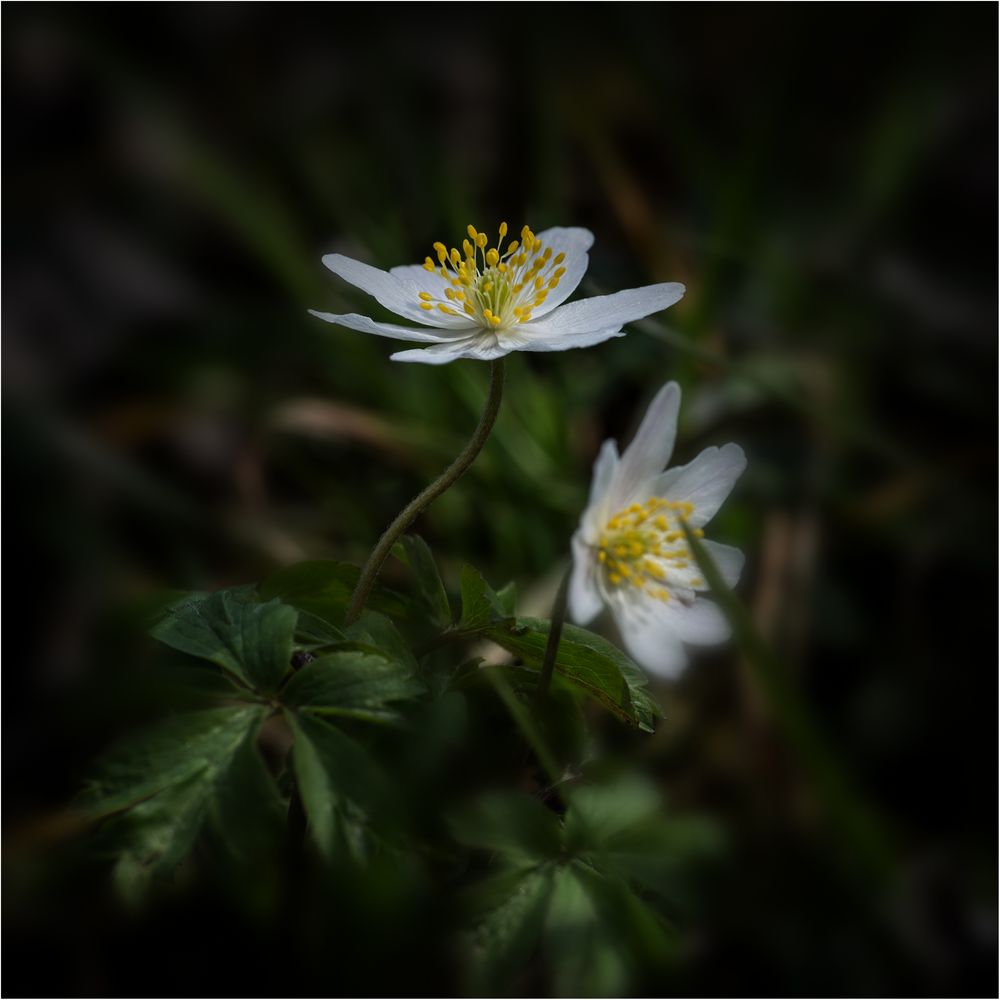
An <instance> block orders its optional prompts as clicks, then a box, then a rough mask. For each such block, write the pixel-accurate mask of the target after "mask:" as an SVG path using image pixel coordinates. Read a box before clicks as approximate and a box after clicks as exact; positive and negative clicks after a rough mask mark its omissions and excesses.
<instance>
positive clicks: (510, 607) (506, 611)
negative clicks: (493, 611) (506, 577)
mask: <svg viewBox="0 0 1000 1000" xmlns="http://www.w3.org/2000/svg"><path fill="white" fill-rule="evenodd" d="M497 603H498V604H499V606H500V610H501V612H502V613H503V616H504V617H505V618H513V617H514V615H515V614H517V585H516V584H515V583H514V581H513V580H512V581H511V582H510V583H508V584H507V585H506V586H504V587H502V588H501V589H500V590H498V591H497Z"/></svg>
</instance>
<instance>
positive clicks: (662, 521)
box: [653, 514, 669, 531]
mask: <svg viewBox="0 0 1000 1000" xmlns="http://www.w3.org/2000/svg"><path fill="white" fill-rule="evenodd" d="M668 523H669V522H668V521H667V519H666V518H665V517H664V516H663V515H662V514H658V515H657V516H656V517H655V518H654V519H653V524H655V525H656V527H657V528H659V529H660V531H666V530H667V525H668Z"/></svg>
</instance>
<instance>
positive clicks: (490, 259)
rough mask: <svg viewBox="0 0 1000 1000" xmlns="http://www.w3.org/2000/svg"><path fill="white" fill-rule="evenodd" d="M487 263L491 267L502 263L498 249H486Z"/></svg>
mask: <svg viewBox="0 0 1000 1000" xmlns="http://www.w3.org/2000/svg"><path fill="white" fill-rule="evenodd" d="M486 263H487V264H489V266H490V267H496V266H497V264H499V263H500V254H499V253H498V252H497V251H496V250H487V251H486Z"/></svg>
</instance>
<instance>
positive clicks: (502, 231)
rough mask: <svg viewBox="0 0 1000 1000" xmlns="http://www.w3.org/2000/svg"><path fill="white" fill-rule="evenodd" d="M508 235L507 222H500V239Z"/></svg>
mask: <svg viewBox="0 0 1000 1000" xmlns="http://www.w3.org/2000/svg"><path fill="white" fill-rule="evenodd" d="M506 235H507V223H506V222H501V223H500V239H503V238H504V237H505V236H506Z"/></svg>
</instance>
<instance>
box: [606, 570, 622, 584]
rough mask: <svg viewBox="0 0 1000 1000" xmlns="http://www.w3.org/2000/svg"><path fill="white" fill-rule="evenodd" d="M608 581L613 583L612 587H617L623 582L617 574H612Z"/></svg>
mask: <svg viewBox="0 0 1000 1000" xmlns="http://www.w3.org/2000/svg"><path fill="white" fill-rule="evenodd" d="M608 580H610V581H611V584H612V586H615V587H617V586H618V584H619V583H621V582H622V578H621V577H620V576H619V575H618V574H617V573H612V574H610V575H609V576H608Z"/></svg>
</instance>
